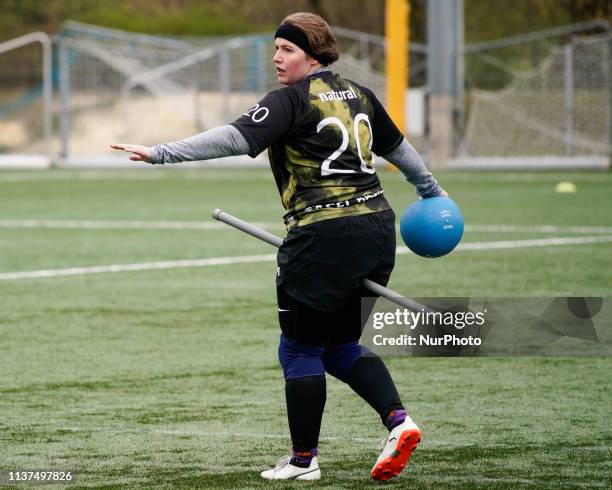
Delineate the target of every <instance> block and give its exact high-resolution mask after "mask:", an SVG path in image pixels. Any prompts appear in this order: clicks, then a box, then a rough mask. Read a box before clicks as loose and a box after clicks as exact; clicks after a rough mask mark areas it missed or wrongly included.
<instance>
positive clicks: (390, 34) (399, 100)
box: [385, 0, 410, 134]
mask: <svg viewBox="0 0 612 490" xmlns="http://www.w3.org/2000/svg"><path fill="white" fill-rule="evenodd" d="M409 9H410V7H409V5H408V0H386V4H385V41H386V44H387V49H386V52H385V66H386V71H387V108H388V111H389V115H390V116H391V119H393V122H395V124H396V126H397V127H398V128H399V129H400V131H401V132H402V133H404V134H405V133H406V123H405V113H404V109H405V107H404V98H405V96H406V89H407V85H408V47H407V45H408V18H409V17H408V16H409Z"/></svg>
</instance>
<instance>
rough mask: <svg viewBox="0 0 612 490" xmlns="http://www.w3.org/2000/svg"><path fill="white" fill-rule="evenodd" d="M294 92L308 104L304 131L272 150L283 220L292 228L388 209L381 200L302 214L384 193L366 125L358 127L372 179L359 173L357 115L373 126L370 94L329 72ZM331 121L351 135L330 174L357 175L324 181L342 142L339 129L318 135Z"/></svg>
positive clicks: (327, 129)
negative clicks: (325, 164) (324, 166)
mask: <svg viewBox="0 0 612 490" xmlns="http://www.w3.org/2000/svg"><path fill="white" fill-rule="evenodd" d="M295 88H296V89H297V90H298V91H300V90H301V91H303V92H302V93H301V94H300V95H301V99H302V100H303V101H306V102H305V103H306V104H307V106H306V108H305V110H304V111H303V112H302V118H301V121H296V124H299V125H300V127H301V128H303V130H301V131H296V132H295V136H289V137H288V138H286V139H284V140H283V141H282V142H279V143H278V144H274V145H272V146H271V147H270V148H269V149H268V155H269V158H270V163H271V166H272V171H273V173H274V176H275V179H276V182H277V185H278V187H279V191H280V193H281V197H282V202H283V206H284V207H285V208H286V210H287V212H286V213H285V215H284V219H285V223H286V224H287V226H288V228H293V227H295V226H304V225H307V224H311V223H314V222H316V221H320V220H324V219H331V218H337V217H342V216H355V215H362V214H367V213H372V212H379V211H384V210H385V209H389V205H388V203H387V201H386V200H385V198H384V197H383V196H382V195H381V196H380V197H377V198H375V199H371V200H367V201H365V202H363V203H359V204H354V205H352V206H342V207H333V208H327V209H320V210H317V211H314V212H304V211H305V210H307V209H308V208H309V207H312V206H314V205H316V204H322V203H335V202H342V201H346V200H348V199H351V198H356V197H358V196H367V195H370V194H373V193H376V192H377V191H379V190H380V181H379V179H378V176H377V175H376V173H375V172H374V169H373V166H372V156H373V155H372V152H371V150H370V147H371V145H372V142H371V137H372V136H371V132H370V130H369V129H368V125H367V123H366V122H364V121H363V120H362V121H360V122H359V124H358V125H357V127H358V135H359V138H358V139H359V144H360V145H361V146H360V148H361V154H362V157H363V160H364V161H365V162H366V166H367V168H368V169H369V170H370V171H371V172H372V173H366V172H363V171H362V169H361V166H362V163H361V159H360V158H359V150H358V148H357V144H358V141H357V139H356V138H355V118H356V117H357V115H358V114H359V113H362V114H365V115H367V116H368V119H369V121H370V124H372V121H373V107H372V103H371V101H370V99H369V98H368V97H367V96H366V94H365V93H364V92H363V91H362V90H360V88H359V87H358V86H357V85H356V84H353V83H352V82H350V81H348V80H345V79H343V78H342V77H340V76H339V75H336V74H332V73H331V72H327V76H314V77H309V78H307V79H305V80H303V81H302V82H300V84H299V86H298V87H295ZM306 91H307V92H306ZM321 94H323V96H321ZM325 99H327V100H325ZM329 117H333V118H337V120H339V121H340V122H341V123H342V124H343V125H344V127H345V128H346V132H347V133H348V146H347V148H346V149H345V150H344V151H343V152H342V153H340V154H339V155H338V156H337V157H336V158H335V159H334V160H333V161H332V162H330V167H329V168H330V170H331V171H337V170H345V171H348V170H352V171H356V172H355V173H331V174H330V175H322V172H321V167H322V164H323V162H324V161H325V160H326V159H327V158H328V157H330V155H332V154H333V153H334V152H335V151H336V150H338V149H339V148H340V146H341V144H342V142H343V134H342V133H343V131H342V130H341V129H340V127H339V126H338V125H337V124H333V123H332V124H327V125H325V126H324V127H322V128H321V129H320V131H319V132H317V125H318V124H319V123H320V122H321V121H323V120H324V119H326V118H329ZM360 117H361V118H363V117H364V116H360ZM292 217H293V219H292Z"/></svg>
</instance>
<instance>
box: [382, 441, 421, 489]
mask: <svg viewBox="0 0 612 490" xmlns="http://www.w3.org/2000/svg"><path fill="white" fill-rule="evenodd" d="M419 442H421V432H420V431H419V430H418V429H408V430H405V431H404V432H402V433H401V434H400V436H399V438H398V441H397V445H396V446H395V450H394V451H393V452H392V453H391V455H390V456H388V457H387V458H385V459H383V460H382V461H381V462H380V463H378V464H376V466H374V468H372V472H371V473H370V476H371V477H372V478H373V479H374V480H378V481H384V480H388V479H390V478H393V477H394V476H397V475H399V474H400V473H401V472H402V470H403V469H404V468H405V467H406V464H407V463H408V460H409V459H410V456H411V455H412V451H414V450H415V449H416V447H417V445H418V444H419Z"/></svg>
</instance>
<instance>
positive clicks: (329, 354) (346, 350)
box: [323, 341, 372, 381]
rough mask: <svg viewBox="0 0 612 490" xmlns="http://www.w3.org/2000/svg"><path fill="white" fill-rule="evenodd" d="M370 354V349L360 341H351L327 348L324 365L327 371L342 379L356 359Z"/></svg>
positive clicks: (324, 354)
mask: <svg viewBox="0 0 612 490" xmlns="http://www.w3.org/2000/svg"><path fill="white" fill-rule="evenodd" d="M368 355H372V351H371V350H370V349H368V348H367V347H364V346H363V345H360V344H359V342H358V341H355V342H350V343H348V344H342V345H337V346H334V347H329V348H327V349H325V352H324V353H323V365H324V366H325V371H326V372H328V373H329V374H331V375H332V376H334V377H335V378H338V379H339V380H341V381H342V378H344V375H345V374H346V373H347V371H348V370H349V369H350V368H351V366H352V365H353V364H354V363H355V361H356V360H357V359H359V358H360V357H363V356H368Z"/></svg>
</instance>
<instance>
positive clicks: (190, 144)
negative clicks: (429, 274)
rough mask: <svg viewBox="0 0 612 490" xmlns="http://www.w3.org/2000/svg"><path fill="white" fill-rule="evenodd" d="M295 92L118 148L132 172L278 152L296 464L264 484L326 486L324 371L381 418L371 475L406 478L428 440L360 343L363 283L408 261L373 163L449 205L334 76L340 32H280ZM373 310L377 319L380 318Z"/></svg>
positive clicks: (283, 303)
mask: <svg viewBox="0 0 612 490" xmlns="http://www.w3.org/2000/svg"><path fill="white" fill-rule="evenodd" d="M274 44H275V49H276V54H275V55H274V58H273V61H274V64H275V66H276V76H277V78H278V81H279V82H280V83H281V84H282V85H284V87H283V88H281V89H279V90H275V91H273V92H270V93H269V94H267V95H266V96H265V97H264V98H263V99H262V100H261V101H260V102H259V103H258V104H256V105H255V106H254V107H253V108H251V109H250V110H248V111H247V112H246V113H245V114H244V115H242V116H241V117H240V118H239V119H237V120H236V121H234V122H233V123H231V124H230V125H227V126H222V127H219V128H215V129H211V130H209V131H206V132H204V133H201V134H198V135H195V136H192V137H190V138H187V139H185V140H181V141H177V142H174V143H168V144H162V145H158V146H155V147H152V148H149V147H143V146H135V145H124V144H120V145H112V147H113V148H115V149H120V150H125V151H128V152H131V153H133V155H132V156H131V157H130V159H131V160H135V161H145V162H150V163H157V164H164V163H175V162H181V161H187V160H205V159H209V158H218V157H226V156H232V155H243V154H248V155H250V156H251V157H255V156H257V155H258V154H259V153H260V152H261V151H263V150H264V149H266V148H268V153H269V157H270V164H271V167H272V171H273V174H274V178H275V180H276V184H277V186H278V190H279V193H280V194H281V198H282V202H283V205H284V207H285V209H286V213H285V215H284V221H285V224H286V225H287V229H288V235H287V238H286V239H285V240H284V242H283V244H282V246H281V247H280V249H279V252H278V273H277V278H276V285H277V299H278V312H279V313H278V314H279V322H280V326H281V331H282V333H281V336H280V345H279V360H280V363H281V366H282V368H283V372H284V377H285V394H286V402H287V414H288V419H289V429H290V433H291V441H292V446H293V447H292V449H293V453H292V455H291V456H289V457H286V458H283V459H281V460H279V461H278V462H277V464H276V466H275V467H274V468H272V469H270V470H266V471H263V472H262V473H261V476H262V477H263V478H267V479H271V480H284V479H297V480H317V479H319V478H320V477H321V471H320V469H319V465H318V458H317V454H318V450H317V445H318V438H319V429H320V426H321V417H322V415H323V408H324V405H325V398H326V387H325V373H329V374H331V375H332V376H335V377H336V378H338V379H340V380H341V381H343V382H345V383H347V384H348V385H349V386H350V387H351V388H352V389H353V390H354V391H355V392H356V393H357V394H358V395H360V396H361V397H362V398H363V399H364V400H365V401H366V402H368V403H369V404H370V405H371V406H372V407H373V408H374V409H375V410H376V411H377V412H378V414H379V415H380V417H381V420H382V422H383V424H384V425H385V426H386V428H387V429H388V430H389V437H388V438H387V441H386V443H385V444H384V447H383V449H382V452H381V454H380V456H379V458H378V460H377V461H376V463H375V465H374V467H373V468H372V472H371V476H372V478H374V479H376V480H386V479H389V478H391V477H393V476H395V475H397V474H399V473H400V472H401V471H402V469H403V468H404V466H405V465H406V462H407V461H408V458H409V457H410V455H411V453H412V451H413V449H414V448H415V447H416V445H417V444H418V442H419V441H420V437H421V434H420V431H419V428H418V427H417V425H416V424H415V423H414V422H413V421H412V419H411V418H410V417H409V416H408V415H407V414H406V410H405V408H404V406H403V405H402V402H401V400H400V397H399V395H398V393H397V390H396V388H395V385H394V383H393V381H392V379H391V376H390V375H389V372H388V371H387V368H386V367H385V364H384V363H383V361H382V360H381V359H380V358H379V357H378V356H377V355H375V354H374V353H372V352H371V351H369V350H368V349H366V348H365V347H362V346H361V345H359V337H360V335H361V329H362V324H361V301H362V300H361V297H362V296H368V294H367V293H366V292H365V291H363V290H362V289H361V283H362V281H363V279H366V278H368V279H371V280H373V281H376V282H378V283H380V284H382V285H386V284H387V282H388V280H389V276H390V274H391V271H392V269H393V265H394V260H395V215H394V213H393V211H392V210H391V208H390V207H389V204H388V203H387V201H386V199H385V198H384V195H383V190H382V188H381V187H380V182H379V179H378V176H377V175H376V171H375V169H374V167H373V163H372V152H374V153H376V154H378V155H381V156H383V157H384V158H386V159H387V160H389V161H391V162H392V163H394V164H395V165H396V166H397V167H398V168H399V169H400V170H401V171H402V172H403V173H404V175H405V176H406V177H407V179H408V180H409V181H410V182H411V183H413V184H414V185H415V186H416V188H417V193H418V195H419V196H420V197H422V198H427V197H432V196H438V195H446V193H445V192H444V191H443V190H442V189H441V188H440V187H439V185H438V183H437V182H436V180H435V179H434V178H433V177H432V175H431V173H429V172H428V170H427V169H426V167H425V165H424V163H423V161H422V160H421V158H420V157H419V155H418V154H417V153H416V151H415V150H414V148H413V147H412V146H411V145H410V144H409V143H408V142H407V141H406V140H405V139H404V137H403V135H402V134H401V133H400V131H399V130H398V129H397V127H396V126H395V125H394V124H393V122H392V121H391V119H390V118H389V116H388V115H387V113H386V112H385V110H384V108H383V107H382V105H381V104H380V102H379V101H378V100H377V99H376V97H375V95H374V94H373V93H372V92H371V91H370V90H369V89H367V88H365V87H362V86H360V85H358V84H356V83H354V82H352V81H350V80H345V79H343V78H342V77H340V76H339V75H337V74H334V73H332V72H331V71H330V70H329V69H328V68H327V66H328V65H329V64H331V63H333V62H334V61H336V60H337V59H338V57H339V52H338V48H337V45H336V39H335V37H334V35H333V33H332V32H331V30H330V28H329V25H328V24H327V23H326V22H325V20H323V19H322V18H321V17H319V16H318V15H314V14H311V13H296V14H293V15H290V16H288V17H287V18H285V19H284V20H283V22H282V23H281V25H280V26H279V28H278V29H277V31H276V34H275V41H274ZM365 301H369V302H368V304H367V307H368V308H372V307H373V301H371V300H365Z"/></svg>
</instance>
